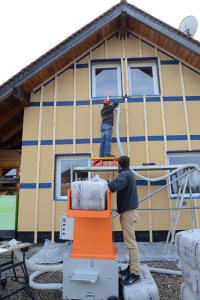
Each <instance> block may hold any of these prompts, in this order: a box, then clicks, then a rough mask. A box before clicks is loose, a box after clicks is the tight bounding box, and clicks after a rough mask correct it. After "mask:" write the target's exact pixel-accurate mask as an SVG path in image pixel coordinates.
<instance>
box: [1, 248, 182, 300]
mask: <svg viewBox="0 0 200 300" xmlns="http://www.w3.org/2000/svg"><path fill="white" fill-rule="evenodd" d="M35 250H36V248H35ZM32 251H34V249H33V250H32ZM34 252H35V251H34ZM29 255H30V256H31V255H32V253H31V251H30V253H29ZM27 257H28V256H27ZM7 260H8V256H6V255H4V256H1V262H3V261H7ZM147 265H148V266H151V267H159V268H166V269H173V270H177V267H176V264H175V263H172V262H151V263H147ZM18 271H19V275H20V274H21V270H20V268H19V270H18ZM7 274H9V275H12V272H11V271H9V272H8V273H7ZM152 275H153V278H154V280H155V282H156V284H157V286H158V289H159V295H160V299H161V300H167V299H171V300H178V299H181V298H180V284H181V282H182V281H183V280H182V277H176V276H172V275H165V274H158V273H152ZM37 281H38V282H62V274H61V273H59V272H56V273H52V274H43V275H41V276H39V277H38V278H37ZM18 286H19V285H18ZM16 287H17V284H16V283H14V282H9V283H8V284H7V287H6V291H9V292H10V291H13V290H15V289H16ZM1 295H5V292H4V291H2V289H0V296H1ZM33 295H34V297H35V299H36V300H38V299H41V300H43V299H44V300H45V299H48V300H54V299H62V292H61V291H33ZM9 299H11V300H28V299H30V298H29V297H28V296H27V295H26V294H25V293H24V291H21V292H19V293H17V294H16V295H13V296H11V297H10V298H9Z"/></svg>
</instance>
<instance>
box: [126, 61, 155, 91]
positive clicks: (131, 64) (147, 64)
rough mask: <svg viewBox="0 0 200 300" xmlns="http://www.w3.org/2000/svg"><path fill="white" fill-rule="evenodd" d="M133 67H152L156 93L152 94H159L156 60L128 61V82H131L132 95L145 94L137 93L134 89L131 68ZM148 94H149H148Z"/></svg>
mask: <svg viewBox="0 0 200 300" xmlns="http://www.w3.org/2000/svg"><path fill="white" fill-rule="evenodd" d="M132 67H152V72H153V89H154V94H153V95H150V96H155V95H158V94H159V92H158V73H157V64H156V62H139V63H138V62H128V84H129V95H130V96H143V95H144V94H143V95H135V94H133V91H132V84H131V68H132ZM146 95H148V94H146Z"/></svg>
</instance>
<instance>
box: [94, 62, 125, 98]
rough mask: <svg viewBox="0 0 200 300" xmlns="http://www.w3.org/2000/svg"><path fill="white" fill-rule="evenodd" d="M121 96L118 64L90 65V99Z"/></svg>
mask: <svg viewBox="0 0 200 300" xmlns="http://www.w3.org/2000/svg"><path fill="white" fill-rule="evenodd" d="M107 95H109V96H121V95H122V87H121V68H120V64H109V63H107V64H101V65H99V64H93V65H92V97H106V96H107Z"/></svg>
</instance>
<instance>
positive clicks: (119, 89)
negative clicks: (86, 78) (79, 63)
mask: <svg viewBox="0 0 200 300" xmlns="http://www.w3.org/2000/svg"><path fill="white" fill-rule="evenodd" d="M110 68H116V69H117V93H118V95H110V96H113V97H121V96H122V78H121V65H120V63H116V64H109V63H103V64H98V63H94V64H92V97H93V98H94V97H98V98H102V97H105V96H103V95H101V96H96V80H95V79H96V76H95V73H96V69H110Z"/></svg>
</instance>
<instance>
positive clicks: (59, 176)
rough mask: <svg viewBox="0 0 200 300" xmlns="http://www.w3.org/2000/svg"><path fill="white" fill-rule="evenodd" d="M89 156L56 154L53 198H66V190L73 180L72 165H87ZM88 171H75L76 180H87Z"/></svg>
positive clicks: (88, 164)
mask: <svg viewBox="0 0 200 300" xmlns="http://www.w3.org/2000/svg"><path fill="white" fill-rule="evenodd" d="M89 166H90V156H89V155H84V156H77V155H72V156H67V155H66V156H64V155H58V156H56V178H55V196H56V197H55V198H56V200H66V199H67V190H68V189H69V188H70V187H71V183H72V181H74V180H75V173H74V172H72V170H73V168H74V167H89ZM87 179H88V172H83V173H82V172H81V173H77V172H76V180H87Z"/></svg>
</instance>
